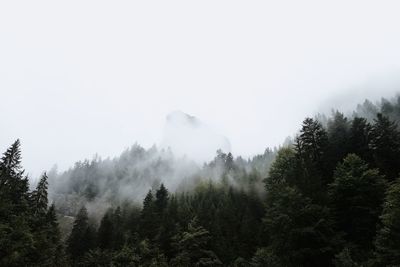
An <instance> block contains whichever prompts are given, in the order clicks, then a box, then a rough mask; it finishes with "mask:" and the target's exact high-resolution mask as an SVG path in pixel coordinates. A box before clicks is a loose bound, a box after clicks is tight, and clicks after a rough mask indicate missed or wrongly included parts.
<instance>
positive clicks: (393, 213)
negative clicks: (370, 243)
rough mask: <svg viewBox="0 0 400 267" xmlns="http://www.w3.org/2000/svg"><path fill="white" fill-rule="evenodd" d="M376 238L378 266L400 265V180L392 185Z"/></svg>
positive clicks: (387, 195)
mask: <svg viewBox="0 0 400 267" xmlns="http://www.w3.org/2000/svg"><path fill="white" fill-rule="evenodd" d="M380 219H381V224H382V226H381V227H380V229H379V230H378V234H377V237H376V244H375V245H376V262H377V266H398V265H400V228H399V226H400V178H398V179H397V180H396V181H394V183H393V184H392V185H390V187H389V189H388V191H387V194H386V198H385V203H384V205H383V212H382V216H381V217H380Z"/></svg>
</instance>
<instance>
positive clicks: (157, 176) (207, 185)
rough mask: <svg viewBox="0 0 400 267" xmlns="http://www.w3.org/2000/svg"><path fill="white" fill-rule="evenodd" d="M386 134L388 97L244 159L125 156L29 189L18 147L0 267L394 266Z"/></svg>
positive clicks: (8, 176) (8, 166)
mask: <svg viewBox="0 0 400 267" xmlns="http://www.w3.org/2000/svg"><path fill="white" fill-rule="evenodd" d="M399 122H400V97H399V98H397V99H396V100H393V101H388V100H382V102H381V103H380V104H378V105H374V104H372V103H371V102H368V101H366V102H365V103H364V104H363V105H360V106H358V108H357V110H356V111H355V112H354V114H353V115H352V116H345V115H344V114H342V113H340V112H338V111H336V112H334V113H333V114H332V116H331V117H329V118H327V119H326V120H317V119H315V118H306V119H305V120H304V121H303V123H302V124H301V127H300V131H299V133H298V135H297V137H296V138H295V139H294V140H293V141H292V142H290V143H288V144H287V145H285V146H283V147H281V148H279V149H275V150H271V149H266V150H265V153H263V154H261V155H258V156H255V157H253V158H251V159H243V158H241V157H237V158H235V157H234V156H233V155H232V154H231V153H224V152H223V151H218V152H217V155H216V157H215V158H214V159H213V160H212V161H211V162H208V163H206V164H204V165H203V166H198V165H197V164H195V163H193V162H191V161H190V159H185V158H178V157H176V156H174V155H173V153H172V152H171V151H168V150H159V149H157V148H155V147H153V148H150V149H147V150H146V149H144V148H142V147H140V146H139V145H134V146H133V147H132V148H131V149H128V150H126V151H124V152H123V153H122V154H121V156H120V157H119V158H115V159H105V160H102V159H99V158H94V159H93V160H91V161H89V160H85V161H83V162H78V163H76V165H75V166H74V167H72V168H71V169H70V170H68V171H66V172H64V173H60V174H57V173H56V172H55V171H54V170H53V171H50V172H49V173H48V174H46V173H43V175H42V177H41V179H40V181H39V182H38V183H37V185H36V186H34V189H33V190H30V187H29V179H28V177H27V176H26V175H25V173H24V170H23V168H22V166H21V147H20V141H19V140H17V141H15V143H13V144H12V145H11V146H10V148H9V149H7V151H6V152H5V153H4V154H3V157H2V158H1V160H0V266H293V267H294V266H397V265H400V231H399V225H400V161H399V160H400V130H399ZM48 176H49V177H48Z"/></svg>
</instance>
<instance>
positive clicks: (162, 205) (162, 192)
mask: <svg viewBox="0 0 400 267" xmlns="http://www.w3.org/2000/svg"><path fill="white" fill-rule="evenodd" d="M168 199H169V193H168V190H167V189H166V188H165V186H164V184H161V185H160V188H159V189H158V190H157V191H156V199H155V201H154V207H155V212H156V213H157V214H158V216H160V217H162V216H163V212H164V211H165V209H166V208H167V206H168Z"/></svg>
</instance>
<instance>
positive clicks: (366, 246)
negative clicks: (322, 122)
mask: <svg viewBox="0 0 400 267" xmlns="http://www.w3.org/2000/svg"><path fill="white" fill-rule="evenodd" d="M385 189H386V182H385V179H384V177H383V176H382V175H380V174H379V171H378V170H377V169H369V168H368V165H367V164H366V163H365V162H364V161H363V160H362V159H361V158H360V157H358V156H357V155H355V154H349V155H348V156H347V157H346V158H345V159H344V160H343V163H339V164H338V166H337V168H336V170H335V175H334V182H333V183H332V184H331V185H330V190H329V196H330V201H331V205H332V206H331V207H332V211H333V213H334V217H335V224H336V227H337V230H338V231H343V232H344V233H345V236H344V238H345V240H346V242H347V245H348V246H351V247H353V248H354V249H353V250H354V252H355V253H356V254H357V255H355V256H356V258H357V260H358V261H362V260H364V261H365V260H367V257H368V253H369V251H370V250H371V249H372V248H373V243H372V242H373V239H374V237H375V226H376V224H377V222H378V218H379V215H380V214H381V206H382V203H383V198H384V193H385Z"/></svg>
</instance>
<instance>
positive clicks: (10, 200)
mask: <svg viewBox="0 0 400 267" xmlns="http://www.w3.org/2000/svg"><path fill="white" fill-rule="evenodd" d="M23 173H24V171H23V169H22V166H21V150H20V142H19V140H17V141H15V142H14V143H13V144H12V145H11V147H10V148H8V149H7V151H6V152H5V153H4V154H3V157H2V158H1V160H0V266H27V265H31V264H32V262H34V259H32V258H31V257H30V255H31V254H32V253H34V239H33V235H32V231H31V227H30V223H31V214H30V210H29V206H28V203H29V192H28V188H29V185H28V178H27V177H24V175H23Z"/></svg>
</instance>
